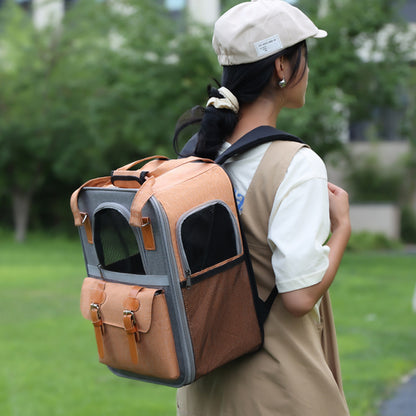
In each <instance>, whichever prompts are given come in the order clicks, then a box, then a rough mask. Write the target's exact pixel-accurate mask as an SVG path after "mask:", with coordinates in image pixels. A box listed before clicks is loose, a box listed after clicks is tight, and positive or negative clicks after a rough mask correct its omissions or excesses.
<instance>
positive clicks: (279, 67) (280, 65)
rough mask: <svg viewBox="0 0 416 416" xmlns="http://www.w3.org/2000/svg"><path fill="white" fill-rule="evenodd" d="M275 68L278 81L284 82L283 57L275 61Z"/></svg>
mask: <svg viewBox="0 0 416 416" xmlns="http://www.w3.org/2000/svg"><path fill="white" fill-rule="evenodd" d="M274 67H275V70H276V75H277V78H278V80H279V81H280V80H282V79H283V78H284V77H285V71H284V68H285V58H284V57H283V56H279V57H278V58H276V60H275V61H274Z"/></svg>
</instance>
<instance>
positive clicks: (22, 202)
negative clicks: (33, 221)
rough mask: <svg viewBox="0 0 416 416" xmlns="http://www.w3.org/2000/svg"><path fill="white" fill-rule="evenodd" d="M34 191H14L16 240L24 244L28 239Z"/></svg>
mask: <svg viewBox="0 0 416 416" xmlns="http://www.w3.org/2000/svg"><path fill="white" fill-rule="evenodd" d="M32 195H33V192H32V191H29V190H27V191H21V190H19V189H15V190H13V195H12V201H13V220H14V236H15V240H16V241H18V242H19V243H23V242H24V241H25V239H26V233H27V227H28V224H29V212H30V206H31V203H32Z"/></svg>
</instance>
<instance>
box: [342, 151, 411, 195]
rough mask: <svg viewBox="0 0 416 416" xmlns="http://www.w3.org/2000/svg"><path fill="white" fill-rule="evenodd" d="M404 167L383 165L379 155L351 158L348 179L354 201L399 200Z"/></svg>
mask: <svg viewBox="0 0 416 416" xmlns="http://www.w3.org/2000/svg"><path fill="white" fill-rule="evenodd" d="M403 177H404V171H403V169H400V168H399V167H397V166H396V167H390V168H389V169H386V168H384V167H383V166H382V164H381V163H380V161H379V159H378V158H377V156H375V155H374V154H371V153H370V154H368V155H367V156H364V155H361V156H360V157H357V158H354V159H353V158H351V160H350V167H349V172H348V174H347V180H348V183H349V189H350V190H351V198H352V200H353V201H359V202H386V201H395V202H397V201H399V200H400V197H401V195H402V180H403Z"/></svg>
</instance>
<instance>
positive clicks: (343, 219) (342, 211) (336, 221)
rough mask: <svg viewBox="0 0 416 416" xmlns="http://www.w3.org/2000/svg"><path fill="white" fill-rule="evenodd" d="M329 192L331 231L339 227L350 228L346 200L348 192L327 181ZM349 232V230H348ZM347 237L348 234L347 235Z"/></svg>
mask: <svg viewBox="0 0 416 416" xmlns="http://www.w3.org/2000/svg"><path fill="white" fill-rule="evenodd" d="M328 194H329V216H330V219H331V231H332V232H334V231H335V230H337V229H338V228H339V227H343V228H345V229H346V230H347V229H348V228H349V229H350V228H351V224H350V214H349V210H350V206H349V202H348V194H347V192H345V191H344V190H343V189H342V188H340V187H339V186H336V185H334V184H333V183H331V182H328ZM350 233H351V230H350ZM348 238H349V236H348Z"/></svg>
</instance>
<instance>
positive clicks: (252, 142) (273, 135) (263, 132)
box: [215, 126, 303, 165]
mask: <svg viewBox="0 0 416 416" xmlns="http://www.w3.org/2000/svg"><path fill="white" fill-rule="evenodd" d="M276 140H281V141H291V142H298V143H303V141H302V140H301V139H299V138H298V137H296V136H293V135H292V134H289V133H286V132H284V131H282V130H277V129H275V128H274V127H271V126H260V127H257V128H255V129H253V130H251V131H250V132H249V133H247V134H245V135H244V136H243V137H241V138H240V139H239V140H237V141H236V142H235V143H234V144H232V145H231V146H230V147H229V148H228V149H227V150H226V151H225V152H223V153H221V154H220V155H219V156H218V157H217V158H216V159H215V162H216V163H218V164H220V165H221V164H222V163H224V162H225V161H226V160H227V159H229V158H230V157H232V156H236V155H239V154H241V153H244V152H247V151H248V150H250V149H252V148H254V147H256V146H259V145H261V144H263V143H268V142H272V141H276Z"/></svg>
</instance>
